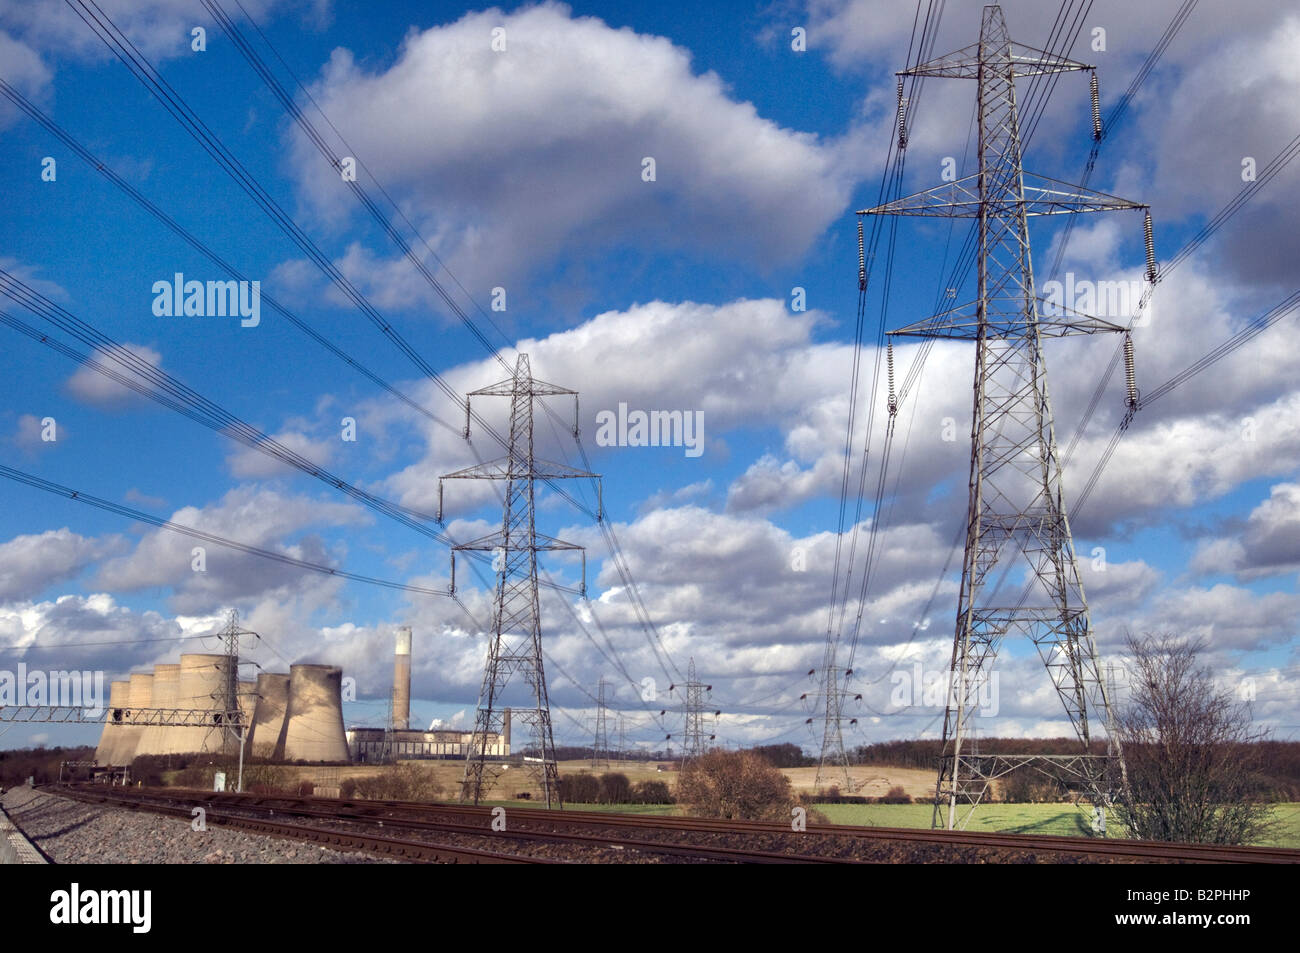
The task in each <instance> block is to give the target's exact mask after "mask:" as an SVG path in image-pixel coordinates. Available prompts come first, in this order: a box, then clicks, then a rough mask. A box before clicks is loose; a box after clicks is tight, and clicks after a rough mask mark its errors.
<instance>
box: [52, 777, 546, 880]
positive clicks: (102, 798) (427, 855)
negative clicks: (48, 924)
mask: <svg viewBox="0 0 1300 953" xmlns="http://www.w3.org/2000/svg"><path fill="white" fill-rule="evenodd" d="M45 790H47V791H48V793H51V794H57V795H59V796H61V797H67V798H71V799H73V800H76V801H82V802H84V803H87V804H104V805H109V806H112V807H120V808H125V809H127V810H136V811H149V812H150V813H153V814H162V815H167V816H171V817H179V818H183V819H185V820H187V821H188V820H192V818H193V812H192V804H193V799H185V800H187V801H189V802H190V803H189V804H185V805H182V804H177V803H171V802H174V801H175V800H179V799H162V798H148V797H138V796H132V795H124V794H122V793H121V792H113V793H110V792H103V791H98V792H97V791H95V790H93V789H92V790H84V789H74V788H73V787H71V786H68V785H52V786H49V787H46V788H45ZM205 813H206V818H205V821H206V822H207V823H209V824H214V825H217V826H219V827H229V828H233V829H236V830H241V831H246V832H248V833H252V834H263V835H267V836H270V837H280V838H285V839H288V840H298V841H306V842H309V843H313V844H317V845H319V846H321V847H329V848H332V849H334V850H357V851H364V852H366V853H369V854H376V855H379V856H383V857H391V858H393V859H395V860H405V861H411V862H414V863H439V864H466V863H468V864H545V863H555V861H552V860H548V859H545V858H534V857H519V856H515V855H512V854H507V853H503V852H499V851H487V850H477V849H474V848H467V847H454V846H448V845H444V844H433V843H429V842H427V841H417V840H409V839H402V838H396V837H385V836H380V835H377V834H371V833H352V832H348V831H342V830H338V829H331V828H324V827H312V826H309V825H305V824H293V823H285V822H281V821H273V820H271V819H269V818H260V817H255V816H252V817H250V816H248V815H247V814H236V813H233V812H231V811H227V810H215V811H214V810H212V808H211V807H205Z"/></svg>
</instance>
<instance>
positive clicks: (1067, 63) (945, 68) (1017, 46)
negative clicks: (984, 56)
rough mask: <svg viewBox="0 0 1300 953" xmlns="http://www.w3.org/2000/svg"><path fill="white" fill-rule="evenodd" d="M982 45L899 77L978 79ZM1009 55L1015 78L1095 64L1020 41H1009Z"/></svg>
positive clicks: (959, 51)
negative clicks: (1078, 60)
mask: <svg viewBox="0 0 1300 953" xmlns="http://www.w3.org/2000/svg"><path fill="white" fill-rule="evenodd" d="M981 46H982V44H980V43H972V44H971V45H970V46H963V47H962V48H961V49H960V50H956V51H954V52H952V53H948V54H947V55H945V56H940V57H937V58H935V59H932V60H930V61H929V62H926V63H922V64H920V65H919V66H913V67H912V68H911V69H905V70H899V71H898V73H897V74H896V75H898V76H933V77H936V78H938V79H979V76H980V48H981ZM1008 52H1009V56H1006V55H1004V62H1005V61H1006V60H1009V61H1010V64H1011V68H1012V69H1014V70H1015V75H1016V77H1017V78H1019V77H1021V76H1043V75H1045V74H1047V73H1069V72H1075V71H1078V70H1090V69H1093V68H1094V67H1092V66H1089V65H1088V64H1086V63H1080V62H1077V61H1076V60H1072V59H1069V58H1068V57H1064V56H1060V55H1058V54H1056V53H1048V52H1047V51H1045V50H1040V49H1038V48H1037V47H1033V46H1025V45H1024V44H1023V43H1011V44H1009V50H1008Z"/></svg>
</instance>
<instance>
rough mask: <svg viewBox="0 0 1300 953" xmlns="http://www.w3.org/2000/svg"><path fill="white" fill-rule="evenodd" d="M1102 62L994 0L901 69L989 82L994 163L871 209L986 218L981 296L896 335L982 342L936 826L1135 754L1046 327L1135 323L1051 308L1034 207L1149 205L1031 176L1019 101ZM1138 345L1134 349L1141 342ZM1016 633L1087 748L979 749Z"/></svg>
mask: <svg viewBox="0 0 1300 953" xmlns="http://www.w3.org/2000/svg"><path fill="white" fill-rule="evenodd" d="M1092 69H1093V67H1091V66H1088V65H1085V64H1083V63H1078V62H1075V61H1073V60H1070V59H1067V58H1065V57H1063V56H1059V55H1056V54H1053V53H1048V52H1044V51H1042V50H1038V49H1034V48H1032V47H1027V46H1022V45H1020V44H1017V43H1013V42H1012V41H1011V38H1010V36H1009V34H1008V31H1007V26H1006V22H1005V20H1004V19H1003V16H1002V10H1001V8H1000V7H998V6H986V7H985V8H984V14H983V21H982V24H981V30H980V39H979V42H978V43H976V44H973V45H971V46H968V47H965V48H964V49H962V50H959V51H957V52H955V53H952V54H950V55H948V56H944V57H940V58H938V59H935V60H932V61H930V62H927V63H923V64H921V65H919V66H917V67H915V68H912V69H909V70H905V71H903V72H901V73H900V74H899V75H900V76H917V77H946V78H957V79H973V80H975V81H976V82H977V83H978V93H977V97H978V98H977V113H978V123H979V171H978V172H977V173H976V174H974V175H971V176H967V177H965V178H962V179H958V180H957V181H955V182H952V183H949V184H946V185H943V186H940V187H938V188H934V189H930V190H927V191H925V192H921V193H918V194H916V195H911V196H908V197H905V198H901V199H898V200H896V201H893V202H889V203H886V204H885V205H881V206H878V207H877V208H872V209H866V210H863V211H862V212H860V213H859V214H860V215H918V216H943V217H965V218H975V219H978V229H979V273H978V294H977V297H976V298H975V300H974V301H972V302H969V303H968V304H965V305H963V306H959V307H956V308H953V309H950V310H947V311H944V312H941V313H939V314H936V315H934V316H933V317H931V318H928V319H926V320H924V321H921V322H919V323H916V324H913V325H909V326H907V327H904V328H900V329H898V330H896V331H893V332H890V333H891V334H892V335H895V336H916V337H939V338H957V339H963V340H970V341H974V342H975V344H976V354H975V381H974V411H973V419H972V425H971V463H970V480H969V490H970V497H969V500H970V502H969V508H968V511H967V532H966V545H965V556H964V560H963V564H962V580H961V591H960V596H959V602H958V608H957V623H956V633H955V637H954V640H953V653H952V663H951V675H950V678H951V681H950V686H949V697H948V703H947V710H946V714H945V718H944V729H943V752H942V756H941V761H940V767H939V778H938V784H937V785H936V789H935V803H934V818H933V823H934V826H936V827H947V828H949V829H951V828H953V827H964V826H965V823H966V821H967V820H969V817H970V814H971V812H972V811H973V810H974V808H975V806H976V805H978V804H979V803H980V801H981V800H982V799H983V798H984V796H985V795H986V794H987V793H988V790H989V787H990V784H991V783H992V781H993V779H994V778H996V777H997V776H999V775H1000V774H1003V773H1005V772H1006V771H1008V770H1011V769H1013V768H1014V767H1019V766H1023V765H1026V764H1032V765H1033V766H1034V767H1036V768H1039V769H1041V770H1044V771H1047V772H1048V773H1054V774H1056V775H1057V776H1058V777H1065V778H1069V779H1072V780H1073V781H1074V782H1075V787H1076V789H1077V790H1079V792H1080V794H1081V795H1083V796H1085V797H1087V798H1089V799H1090V800H1092V801H1093V802H1094V804H1099V805H1100V804H1105V803H1107V802H1108V800H1109V797H1110V794H1111V792H1112V791H1113V790H1114V788H1115V785H1116V784H1117V783H1122V778H1123V771H1124V767H1123V752H1122V751H1121V750H1120V746H1119V741H1118V738H1117V737H1116V733H1115V727H1114V718H1113V715H1112V711H1111V705H1110V699H1109V697H1108V693H1107V687H1106V684H1105V681H1104V680H1103V678H1102V675H1101V672H1100V665H1099V660H1098V655H1097V649H1096V645H1095V642H1094V638H1093V632H1092V626H1091V622H1090V619H1089V614H1088V605H1087V600H1086V598H1085V596H1084V591H1083V585H1082V583H1081V582H1080V579H1079V568H1078V563H1077V559H1076V556H1075V551H1074V542H1073V539H1072V537H1071V533H1070V522H1069V517H1068V515H1067V512H1066V505H1065V495H1064V491H1063V489H1062V485H1061V463H1060V459H1059V456H1058V451H1057V446H1056V435H1055V428H1054V422H1053V417H1052V407H1051V402H1050V400H1049V397H1048V389H1047V369H1046V366H1045V364H1044V361H1043V351H1042V339H1043V338H1044V337H1059V336H1065V335H1071V334H1094V333H1098V332H1125V331H1126V330H1127V329H1126V328H1125V327H1123V326H1121V325H1118V324H1114V323H1111V322H1109V321H1104V320H1102V319H1100V318H1096V317H1092V316H1090V315H1083V314H1078V313H1075V312H1071V311H1069V310H1068V309H1065V310H1063V311H1062V313H1061V315H1060V316H1058V317H1051V318H1049V317H1044V316H1042V315H1041V314H1040V308H1039V305H1040V303H1041V302H1042V299H1040V298H1039V297H1038V295H1037V293H1036V291H1035V286H1034V273H1033V263H1032V258H1031V254H1030V241H1029V232H1028V226H1027V219H1028V218H1030V217H1034V216H1042V215H1059V214H1071V213H1078V212H1092V211H1103V210H1117V209H1142V210H1145V209H1147V206H1145V205H1143V204H1140V203H1137V202H1130V201H1127V200H1125V199H1120V198H1116V197H1115V196H1112V195H1106V194H1104V193H1101V192H1095V191H1090V190H1088V189H1084V188H1081V187H1076V186H1072V185H1067V184H1064V183H1061V182H1057V181H1055V180H1052V179H1047V178H1044V177H1041V176H1032V175H1028V174H1026V173H1025V172H1024V169H1023V168H1022V163H1021V141H1020V126H1019V114H1018V109H1017V103H1016V80H1017V79H1022V78H1025V77H1034V76H1042V75H1046V74H1050V73H1059V72H1070V71H1091V70H1092ZM1094 92H1095V86H1094ZM1095 115H1096V106H1095V99H1094V116H1095ZM1094 128H1095V124H1094ZM1095 134H1096V133H1095V132H1094V135H1095ZM1146 225H1147V250H1148V254H1147V258H1148V262H1147V264H1148V279H1149V280H1154V258H1153V253H1152V251H1151V242H1150V216H1149V213H1148V215H1147V219H1146ZM1129 353H1130V357H1131V349H1130V352H1129ZM891 410H892V408H891ZM1008 558H1010V559H1017V558H1023V560H1024V565H1025V567H1026V568H1027V569H1028V573H1027V579H1028V583H1029V588H1028V589H1027V590H1026V592H1025V594H1024V596H1023V597H1022V598H1021V599H1020V601H1019V602H1018V603H1014V604H1013V603H1011V602H1010V600H1006V599H1001V600H999V598H998V595H999V594H998V591H997V588H996V587H990V586H988V585H986V583H987V582H988V577H989V573H990V571H991V570H992V569H993V567H994V566H995V565H997V564H998V563H999V561H1001V560H1004V559H1008ZM990 590H992V591H990ZM1012 634H1016V635H1023V636H1026V637H1028V638H1029V639H1030V640H1031V641H1032V642H1033V643H1034V645H1035V646H1036V648H1037V650H1038V653H1039V655H1040V657H1041V658H1042V661H1043V663H1044V665H1045V666H1046V668H1047V671H1048V672H1049V674H1050V676H1051V679H1052V683H1053V685H1054V687H1055V689H1056V692H1057V694H1058V696H1059V697H1060V699H1061V702H1062V703H1063V705H1064V707H1065V711H1066V714H1067V716H1068V717H1069V719H1070V721H1071V723H1072V725H1073V726H1074V730H1075V732H1076V734H1077V736H1078V738H1079V741H1080V742H1081V743H1082V746H1083V747H1082V751H1081V752H1080V754H1079V755H1077V756H1070V757H1069V758H1067V759H1064V761H1065V763H1059V762H1062V760H1063V759H1060V758H1048V757H1045V756H1038V757H1034V758H1026V757H1025V756H1003V755H998V754H978V753H975V752H973V751H970V750H967V748H966V747H965V745H966V743H967V741H968V739H969V738H970V736H971V733H972V727H973V726H972V723H971V719H972V717H973V716H974V714H975V709H976V707H977V702H978V693H979V690H980V688H981V686H982V685H984V683H985V681H986V680H987V679H988V678H989V675H990V672H991V667H992V664H993V661H994V659H995V657H996V653H997V650H998V646H999V643H1000V642H1001V641H1002V639H1003V638H1004V637H1006V636H1008V635H1012ZM1090 718H1091V721H1090ZM1097 721H1100V722H1101V723H1102V725H1103V727H1104V728H1105V730H1106V736H1107V754H1106V755H1096V756H1094V755H1091V754H1090V750H1091V745H1090V742H1091V740H1092V735H1093V728H1094V726H1095V724H1096V722H1097ZM1062 769H1063V770H1062Z"/></svg>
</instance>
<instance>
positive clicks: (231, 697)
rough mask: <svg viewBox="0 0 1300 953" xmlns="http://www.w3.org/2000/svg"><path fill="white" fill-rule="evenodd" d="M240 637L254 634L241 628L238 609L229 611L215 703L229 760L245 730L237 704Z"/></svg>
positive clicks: (254, 633) (236, 750)
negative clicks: (219, 706) (219, 713)
mask: <svg viewBox="0 0 1300 953" xmlns="http://www.w3.org/2000/svg"><path fill="white" fill-rule="evenodd" d="M241 635H257V633H256V632H252V631H250V630H249V629H241V628H240V627H239V610H238V609H231V610H230V612H229V614H227V616H226V626H225V628H224V629H222V630H221V633H220V636H219V637H220V639H221V644H222V647H223V649H224V651H223V652H222V654H223V655H224V656H225V657H226V662H225V669H224V670H223V672H222V679H221V697H220V698H219V699H217V701H219V702H220V703H221V708H222V709H223V710H224V714H223V715H222V716H221V723H220V726H219V727H220V730H221V740H222V749H223V750H224V752H225V753H226V754H227V755H230V756H232V757H233V756H234V755H235V754H237V753H238V752H239V748H240V745H241V742H242V740H243V736H244V732H245V731H246V730H247V726H246V725H245V724H244V715H243V709H242V708H241V707H240V704H239V637H240V636H241ZM216 729H217V726H214V727H213V729H212V730H216ZM209 735H211V731H209Z"/></svg>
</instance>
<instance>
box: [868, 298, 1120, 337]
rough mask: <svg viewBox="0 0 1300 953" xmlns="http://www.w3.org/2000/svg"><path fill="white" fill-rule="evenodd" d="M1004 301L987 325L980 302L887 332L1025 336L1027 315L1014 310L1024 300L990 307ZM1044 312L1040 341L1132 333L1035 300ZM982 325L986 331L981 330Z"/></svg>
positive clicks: (1037, 321) (1038, 316)
mask: <svg viewBox="0 0 1300 953" xmlns="http://www.w3.org/2000/svg"><path fill="white" fill-rule="evenodd" d="M999 300H1001V301H1005V302H1006V303H1007V305H1008V308H1007V311H1006V312H1005V313H1003V314H990V315H987V316H986V317H985V319H984V321H983V322H981V321H980V317H979V302H978V301H968V302H967V303H965V304H961V305H958V306H957V307H955V308H950V309H949V310H947V311H940V312H939V313H938V314H933V315H931V316H930V317H928V318H925V319H923V320H921V321H917V322H916V323H914V324H908V325H904V326H903V327H901V328H896V329H895V330H893V331H888V332H886V333H887V334H888V335H889V336H891V337H914V338H946V339H948V340H954V341H975V340H978V339H979V338H980V337H981V330H982V331H983V335H982V336H983V337H984V338H985V339H989V338H1012V337H1020V336H1022V335H1024V333H1025V330H1026V321H1025V316H1024V314H1023V311H1021V312H1015V311H1013V310H1012V308H1013V307H1014V306H1016V305H1019V306H1020V307H1021V308H1022V309H1023V307H1024V300H1025V299H1024V297H1023V296H1020V295H1016V296H1012V295H1006V296H1003V297H1002V298H990V299H989V304H990V305H996V303H997V302H998V301H999ZM1034 300H1035V301H1036V302H1037V303H1038V305H1039V307H1040V308H1041V309H1042V310H1038V311H1037V313H1036V316H1035V319H1034V322H1035V324H1036V325H1037V328H1038V334H1039V336H1040V337H1045V338H1063V337H1070V336H1073V335H1078V334H1105V333H1121V334H1122V333H1124V332H1126V331H1127V330H1128V328H1126V327H1125V326H1124V325H1122V324H1116V323H1114V322H1113V321H1106V320H1104V319H1102V318H1097V317H1093V316H1092V315H1088V314H1083V313H1082V312H1080V311H1075V310H1074V309H1073V308H1069V307H1066V306H1065V305H1061V304H1057V303H1056V302H1050V301H1048V300H1047V299H1045V298H1042V297H1035V298H1034ZM1049 309H1052V310H1056V311H1060V312H1061V314H1060V315H1055V314H1049V313H1047V312H1048V310H1049ZM981 324H982V329H981Z"/></svg>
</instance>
